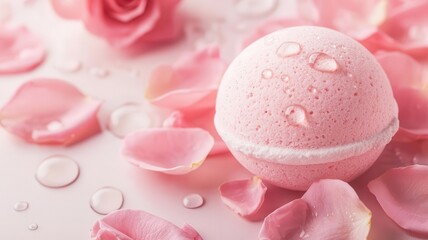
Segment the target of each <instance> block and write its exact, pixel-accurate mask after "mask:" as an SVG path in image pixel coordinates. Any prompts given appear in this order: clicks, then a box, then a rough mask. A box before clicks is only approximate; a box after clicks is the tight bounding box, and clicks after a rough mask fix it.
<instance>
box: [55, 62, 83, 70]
mask: <svg viewBox="0 0 428 240" xmlns="http://www.w3.org/2000/svg"><path fill="white" fill-rule="evenodd" d="M53 66H54V68H55V69H57V70H59V71H61V72H69V73H72V72H77V71H79V70H80V68H81V67H82V63H81V62H80V61H77V60H74V59H68V60H62V61H58V62H55V63H54V65H53Z"/></svg>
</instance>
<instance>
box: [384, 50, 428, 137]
mask: <svg viewBox="0 0 428 240" xmlns="http://www.w3.org/2000/svg"><path fill="white" fill-rule="evenodd" d="M376 57H377V59H378V61H379V63H380V64H381V65H382V67H383V69H384V71H385V73H386V74H387V76H388V78H389V80H390V82H391V85H392V88H393V91H394V97H395V99H396V100H397V104H398V108H399V116H398V118H399V120H400V130H399V132H398V133H397V135H396V136H395V137H394V139H395V140H398V141H409V140H410V141H411V140H415V139H428V94H427V93H426V90H424V88H426V83H425V82H424V79H423V78H424V76H423V67H422V65H421V64H420V63H418V62H417V61H416V60H414V59H413V58H411V57H410V56H408V55H406V54H404V53H400V52H381V53H378V54H376ZM403 69H405V71H403Z"/></svg>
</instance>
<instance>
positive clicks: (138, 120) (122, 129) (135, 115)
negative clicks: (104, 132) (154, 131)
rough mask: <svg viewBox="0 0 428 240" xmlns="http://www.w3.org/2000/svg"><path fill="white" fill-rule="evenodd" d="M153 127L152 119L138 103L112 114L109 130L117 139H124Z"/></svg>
mask: <svg viewBox="0 0 428 240" xmlns="http://www.w3.org/2000/svg"><path fill="white" fill-rule="evenodd" d="M151 126H152V119H151V118H150V116H149V114H148V113H147V112H145V111H144V109H143V107H142V106H141V105H140V104H137V103H126V104H123V105H121V106H119V107H118V108H116V109H115V110H113V112H112V113H111V114H110V117H109V122H108V124H107V129H108V130H109V131H110V132H111V133H113V134H114V135H115V136H116V137H119V138H123V137H125V136H126V135H128V134H129V133H131V132H134V131H136V130H138V129H143V128H149V127H151Z"/></svg>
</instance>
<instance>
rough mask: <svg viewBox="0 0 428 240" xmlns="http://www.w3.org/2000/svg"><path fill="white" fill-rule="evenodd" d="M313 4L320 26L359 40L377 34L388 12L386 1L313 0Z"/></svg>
mask: <svg viewBox="0 0 428 240" xmlns="http://www.w3.org/2000/svg"><path fill="white" fill-rule="evenodd" d="M313 3H314V5H315V7H316V9H317V15H318V19H317V20H316V22H317V23H318V24H320V25H321V26H324V27H329V28H333V29H336V30H338V31H341V32H344V33H347V34H349V35H351V36H352V37H354V38H356V39H357V40H360V39H365V38H367V37H369V36H371V35H372V34H374V33H375V32H377V28H378V26H380V25H381V24H382V23H383V22H384V21H385V19H386V17H387V12H388V1H386V0H366V1H359V0H348V1H334V0H313Z"/></svg>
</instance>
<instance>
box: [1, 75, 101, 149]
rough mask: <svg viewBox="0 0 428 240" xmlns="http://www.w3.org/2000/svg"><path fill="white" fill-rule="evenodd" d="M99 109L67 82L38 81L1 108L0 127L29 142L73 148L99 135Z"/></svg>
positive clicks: (19, 91) (18, 92) (25, 86)
mask: <svg viewBox="0 0 428 240" xmlns="http://www.w3.org/2000/svg"><path fill="white" fill-rule="evenodd" d="M99 107H100V102H99V101H96V100H93V99H91V98H89V97H86V96H85V95H83V94H82V93H81V92H80V91H79V90H78V89H77V88H76V87H74V86H73V85H71V84H69V83H67V82H65V81H61V80H54V79H37V80H32V81H29V82H26V83H24V84H23V85H22V86H21V87H20V88H19V89H18V90H17V92H16V93H15V95H14V96H13V97H12V98H11V99H10V100H9V102H8V103H7V104H6V105H5V106H4V107H3V108H1V109H0V124H1V125H2V126H3V127H4V128H5V129H6V130H8V131H9V132H10V133H12V134H14V135H16V136H18V137H20V138H22V139H24V140H26V141H28V142H32V143H38V144H62V145H71V144H73V143H76V142H79V141H81V140H83V139H85V138H88V137H90V136H91V135H93V134H95V133H98V132H100V130H101V128H100V125H99V122H98V119H97V112H98V110H99Z"/></svg>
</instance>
